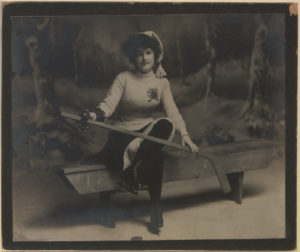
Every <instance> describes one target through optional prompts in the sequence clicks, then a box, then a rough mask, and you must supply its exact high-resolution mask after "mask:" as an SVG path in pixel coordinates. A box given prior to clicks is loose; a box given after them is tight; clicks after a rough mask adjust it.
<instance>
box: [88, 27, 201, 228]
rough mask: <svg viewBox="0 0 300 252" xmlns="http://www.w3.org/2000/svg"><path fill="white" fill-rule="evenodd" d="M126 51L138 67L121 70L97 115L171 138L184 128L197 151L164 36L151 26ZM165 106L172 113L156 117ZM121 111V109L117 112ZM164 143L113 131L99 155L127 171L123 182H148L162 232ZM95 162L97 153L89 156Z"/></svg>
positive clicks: (153, 215) (132, 187)
mask: <svg viewBox="0 0 300 252" xmlns="http://www.w3.org/2000/svg"><path fill="white" fill-rule="evenodd" d="M123 52H124V53H125V54H126V56H127V57H128V59H129V61H130V62H131V63H133V64H134V67H135V69H134V70H133V71H126V72H122V73H120V74H119V75H118V76H117V77H116V79H115V80H114V82H113V84H112V86H111V88H110V90H109V92H108V94H107V96H106V98H105V99H104V100H103V101H102V102H101V103H100V104H99V106H98V107H97V109H96V113H94V112H91V113H90V117H91V118H92V119H94V120H100V121H104V120H105V119H106V118H109V117H111V116H112V115H113V114H114V117H113V119H112V124H114V125H115V126H118V127H119V128H124V129H127V130H131V131H138V132H143V133H145V134H149V135H151V136H154V137H158V138H162V139H167V140H171V139H172V138H173V136H174V132H175V128H176V129H177V130H178V131H179V132H180V134H181V137H182V144H183V145H188V146H189V148H190V149H191V151H192V152H193V153H194V154H196V153H197V152H198V147H197V146H196V145H195V144H194V143H193V142H192V140H191V139H190V137H189V134H188V132H187V129H186V126H185V123H184V121H183V119H182V116H181V115H180V113H179V111H178V109H177V107H176V105H175V102H174V99H173V96H172V93H171V89H170V84H169V81H168V80H167V79H166V78H164V76H165V75H166V73H165V71H164V69H163V68H162V66H161V60H162V58H163V47H162V43H161V41H160V40H159V38H158V36H157V35H156V34H155V33H154V32H152V31H147V32H143V33H138V34H136V35H133V36H130V37H129V39H128V40H127V42H126V43H125V44H124V45H123ZM159 105H162V107H163V109H164V112H165V113H166V115H167V117H165V118H158V119H154V118H153V117H152V113H153V112H154V111H155V110H156V109H157V108H158V106H159ZM115 112H116V113H115ZM162 148H163V145H161V144H158V143H155V142H151V141H148V140H143V139H141V138H135V137H133V136H130V135H126V134H122V133H118V132H110V133H109V137H108V141H107V143H106V145H105V147H104V148H103V150H102V151H101V152H100V153H98V154H96V155H93V159H94V161H95V160H96V161H97V162H99V161H100V162H103V163H105V164H106V165H107V167H108V168H109V169H110V171H111V172H113V173H115V174H121V185H122V186H124V187H126V188H127V189H128V190H129V191H131V192H133V193H137V190H138V188H139V185H146V186H147V187H148V191H149V195H150V199H151V211H150V223H149V225H148V229H149V231H150V232H152V233H155V234H158V233H159V228H160V227H162V226H163V217H162V211H161V208H160V199H161V187H162V174H163V153H162ZM88 160H89V161H91V158H89V159H88Z"/></svg>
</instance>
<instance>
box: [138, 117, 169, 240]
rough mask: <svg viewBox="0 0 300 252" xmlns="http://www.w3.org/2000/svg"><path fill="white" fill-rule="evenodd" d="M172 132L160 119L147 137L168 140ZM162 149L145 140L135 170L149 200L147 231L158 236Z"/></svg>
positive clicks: (159, 145) (161, 218) (160, 212)
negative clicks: (146, 191) (147, 192)
mask: <svg viewBox="0 0 300 252" xmlns="http://www.w3.org/2000/svg"><path fill="white" fill-rule="evenodd" d="M172 130H173V125H172V124H171V123H170V122H169V121H168V120H164V119H162V120H160V121H158V122H157V123H156V124H155V125H154V127H153V129H152V130H151V132H150V133H149V135H151V136H154V137H158V138H161V139H168V138H169V136H170V134H171V132H172ZM162 148H163V145H162V144H158V143H155V142H151V141H147V140H145V141H143V143H142V144H141V146H140V149H139V153H138V159H141V160H142V161H143V162H142V163H141V165H140V166H138V168H137V169H138V170H137V174H138V181H139V182H140V183H142V184H145V185H147V186H148V191H149V195H150V200H151V209H150V223H149V225H148V229H149V231H150V232H151V233H154V234H159V228H160V227H162V226H163V217H162V210H161V205H160V202H161V190H162V178H163V166H164V157H163V152H162Z"/></svg>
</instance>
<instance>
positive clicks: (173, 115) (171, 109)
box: [161, 79, 188, 136]
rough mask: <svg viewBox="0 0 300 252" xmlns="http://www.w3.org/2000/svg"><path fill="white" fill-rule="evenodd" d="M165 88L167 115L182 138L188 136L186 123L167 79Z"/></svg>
mask: <svg viewBox="0 0 300 252" xmlns="http://www.w3.org/2000/svg"><path fill="white" fill-rule="evenodd" d="M165 80H166V83H165V86H164V88H163V91H162V97H161V99H162V105H163V108H164V111H165V113H166V115H167V117H169V118H170V119H171V120H172V121H173V122H174V124H175V127H176V129H177V130H179V132H180V134H181V136H183V135H186V134H188V132H187V129H186V125H185V122H184V121H183V119H182V116H181V114H180V112H179V110H178V108H177V106H176V104H175V101H174V98H173V95H172V92H171V88H170V83H169V81H168V80H167V79H165Z"/></svg>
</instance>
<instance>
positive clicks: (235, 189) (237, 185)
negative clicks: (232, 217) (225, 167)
mask: <svg viewBox="0 0 300 252" xmlns="http://www.w3.org/2000/svg"><path fill="white" fill-rule="evenodd" d="M227 176H228V180H229V183H230V186H231V188H232V192H231V193H232V194H231V195H232V199H233V200H234V201H235V202H236V203H237V204H242V199H243V178H244V172H236V173H231V174H228V175H227Z"/></svg>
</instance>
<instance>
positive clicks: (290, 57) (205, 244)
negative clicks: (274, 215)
mask: <svg viewBox="0 0 300 252" xmlns="http://www.w3.org/2000/svg"><path fill="white" fill-rule="evenodd" d="M157 7H159V8H157ZM226 13H227V14H228V13H231V14H234V13H239V14H242V13H244V14H246V13H247V14H255V13H265V14H267V13H270V14H271V13H274V14H275V13H281V14H285V39H286V40H285V42H286V43H285V57H286V88H285V91H286V92H285V99H286V100H285V111H286V170H285V171H286V172H285V175H286V177H285V186H286V188H285V189H286V193H285V198H286V202H285V205H286V238H284V239H232V240H218V239H214V240H164V241H92V242H80V241H78V242H73V241H72V242H69V241H66V242H46V241H45V242H36V241H32V242H15V241H13V228H12V129H11V126H12V122H11V88H10V87H11V85H10V83H11V72H12V70H11V17H12V16H62V15H161V14H226ZM297 19H298V17H297V16H294V15H290V12H289V4H288V3H281V4H277V3H276V4H275V3H272V4H270V3H255V4H246V3H136V2H132V3H123V2H122V3H121V2H120V3H103V2H102V3H100V2H97V3H95V2H94V3H92V2H89V3H82V2H73V3H67V2H55V3H49V2H47V3H33V2H31V3H6V5H5V6H4V7H3V30H2V41H3V45H2V52H3V60H2V62H3V65H2V73H3V76H2V83H3V85H2V239H3V242H2V243H3V247H4V248H5V249H22V250H25V249H26V250H27V249H32V250H40V249H51V250H58V249H74V250H83V249H89V250H90V249H97V250H121V249H122V250H145V249H147V250H151V249H154V250H157V249H163V250H166V249H168V250H186V249H192V250H195V249H208V250H220V249H222V250H224V249H226V250H291V249H294V248H295V246H296V175H297V169H296V154H297V144H296V140H297V137H296V123H297V116H296V115H297V102H296V101H297V54H296V52H297V35H298V29H297V21H298V20H297Z"/></svg>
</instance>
